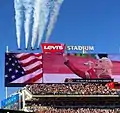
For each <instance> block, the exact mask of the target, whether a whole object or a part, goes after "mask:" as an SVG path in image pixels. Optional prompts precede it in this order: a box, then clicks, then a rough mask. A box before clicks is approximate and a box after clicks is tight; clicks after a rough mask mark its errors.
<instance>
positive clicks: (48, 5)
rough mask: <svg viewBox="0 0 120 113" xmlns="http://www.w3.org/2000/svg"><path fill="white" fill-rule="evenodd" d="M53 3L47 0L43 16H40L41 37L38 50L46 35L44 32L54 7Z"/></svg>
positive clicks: (42, 11) (43, 8)
mask: <svg viewBox="0 0 120 113" xmlns="http://www.w3.org/2000/svg"><path fill="white" fill-rule="evenodd" d="M52 3H53V1H51V0H45V1H44V4H43V6H42V10H41V14H40V21H39V34H38V35H39V37H38V44H37V48H39V47H40V42H41V40H42V37H43V35H44V31H45V28H46V25H47V22H48V17H49V14H50V10H51V7H52ZM41 20H42V21H41Z"/></svg>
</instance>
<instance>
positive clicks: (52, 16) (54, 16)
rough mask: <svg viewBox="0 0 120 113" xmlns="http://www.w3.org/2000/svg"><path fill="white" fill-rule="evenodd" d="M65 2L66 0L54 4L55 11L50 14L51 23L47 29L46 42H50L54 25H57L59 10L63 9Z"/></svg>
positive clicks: (58, 0) (57, 0) (59, 0)
mask: <svg viewBox="0 0 120 113" xmlns="http://www.w3.org/2000/svg"><path fill="white" fill-rule="evenodd" d="M63 1H64V0H56V1H55V3H54V7H53V10H52V12H51V14H50V22H49V24H48V27H47V33H46V40H45V42H48V40H49V37H50V35H51V33H52V30H53V28H54V25H55V23H56V21H57V17H58V14H59V10H60V7H61V5H62V3H63Z"/></svg>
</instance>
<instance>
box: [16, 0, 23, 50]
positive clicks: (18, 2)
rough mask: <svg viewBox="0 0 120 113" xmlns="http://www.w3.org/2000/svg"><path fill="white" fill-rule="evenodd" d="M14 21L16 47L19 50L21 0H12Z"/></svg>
mask: <svg viewBox="0 0 120 113" xmlns="http://www.w3.org/2000/svg"><path fill="white" fill-rule="evenodd" d="M14 8H15V21H16V36H17V45H18V49H20V38H21V27H22V16H23V15H22V3H21V0H14Z"/></svg>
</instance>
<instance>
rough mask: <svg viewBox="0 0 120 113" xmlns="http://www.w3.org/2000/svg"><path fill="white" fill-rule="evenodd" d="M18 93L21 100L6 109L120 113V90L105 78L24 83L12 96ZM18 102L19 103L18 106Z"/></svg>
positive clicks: (66, 112)
mask: <svg viewBox="0 0 120 113" xmlns="http://www.w3.org/2000/svg"><path fill="white" fill-rule="evenodd" d="M16 94H18V95H19V101H17V102H18V104H15V103H16V102H15V103H12V105H8V106H6V107H5V108H3V109H7V110H9V109H12V110H15V111H14V112H16V113H17V112H18V111H19V112H20V111H24V112H31V113H120V91H119V90H118V89H111V88H109V87H108V86H107V85H106V83H105V82H104V83H89V82H83V83H77V84H76V83H65V84H63V83H62V84H33V85H27V86H25V87H24V88H22V89H21V90H19V91H17V92H16V93H14V94H12V95H10V97H11V96H13V95H16ZM8 98H9V97H8ZM13 98H14V97H13ZM12 100H13V99H12ZM16 105H17V107H15V106H16ZM9 106H12V108H10V107H9ZM11 112H12V113H14V112H13V111H10V112H9V113H11Z"/></svg>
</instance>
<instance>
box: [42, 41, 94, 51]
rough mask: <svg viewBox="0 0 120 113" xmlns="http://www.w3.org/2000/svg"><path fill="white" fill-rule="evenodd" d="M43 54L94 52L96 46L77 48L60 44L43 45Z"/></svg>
mask: <svg viewBox="0 0 120 113" xmlns="http://www.w3.org/2000/svg"><path fill="white" fill-rule="evenodd" d="M41 47H42V51H43V53H64V51H65V50H66V51H82V52H83V53H85V52H87V51H93V50H94V46H76V45H65V44H60V43H42V44H41Z"/></svg>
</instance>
